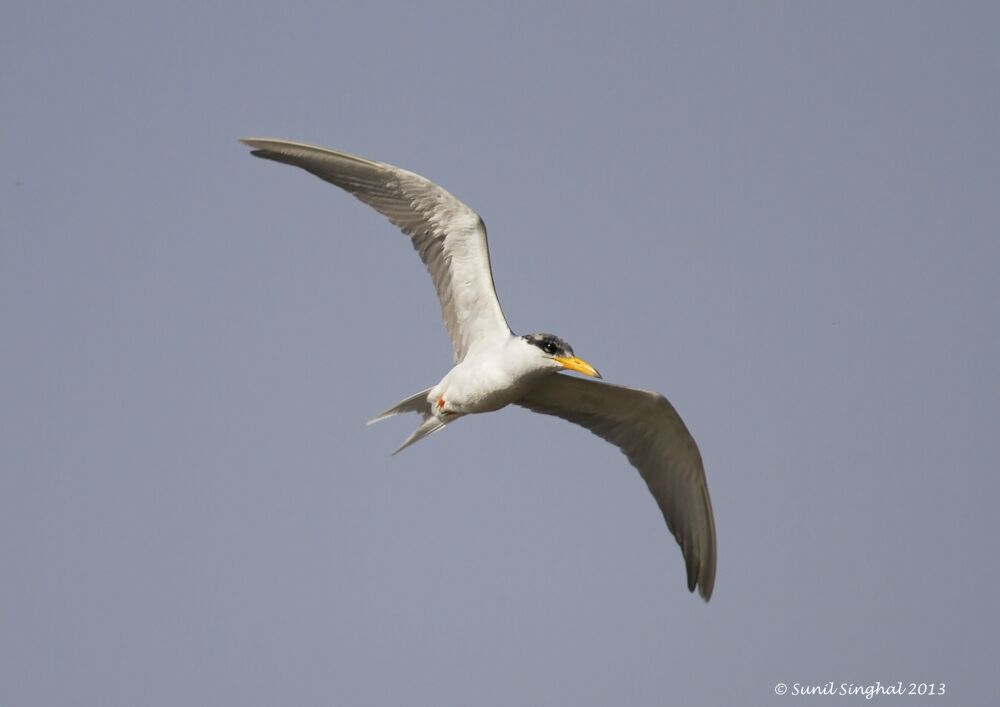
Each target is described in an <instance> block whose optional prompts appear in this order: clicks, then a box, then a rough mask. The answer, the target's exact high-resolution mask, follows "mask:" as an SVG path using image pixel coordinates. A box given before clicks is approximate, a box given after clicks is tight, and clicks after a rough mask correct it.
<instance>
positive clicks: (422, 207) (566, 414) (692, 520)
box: [241, 138, 716, 601]
mask: <svg viewBox="0 0 1000 707" xmlns="http://www.w3.org/2000/svg"><path fill="white" fill-rule="evenodd" d="M241 142H243V143H244V144H246V145H249V146H250V147H252V148H253V153H252V154H253V155H255V156H256V157H262V158H264V159H269V160H274V161H275V162H283V163H285V164H290V165H294V166H296V167H301V168H302V169H304V170H306V171H307V172H311V173H312V174H314V175H316V176H317V177H319V178H320V179H324V180H326V181H328V182H330V183H331V184H334V185H336V186H338V187H340V188H341V189H344V190H346V191H348V192H350V193H351V194H353V195H354V196H355V197H357V198H358V199H360V200H361V201H363V202H364V203H366V204H368V205H369V206H371V207H372V208H373V209H375V210H376V211H378V212H379V213H381V214H382V215H383V216H385V217H386V218H388V219H389V220H390V221H391V222H392V223H393V224H395V225H396V226H397V227H398V228H399V229H400V230H402V231H403V233H405V234H406V235H408V236H409V237H410V239H411V241H412V243H413V247H414V248H415V249H416V251H417V253H419V254H420V258H421V260H423V261H424V265H426V266H427V269H428V271H430V275H431V279H432V280H433V281H434V287H435V288H436V289H437V294H438V299H439V300H440V303H441V314H442V316H443V318H444V323H445V326H446V327H447V329H448V335H449V336H450V337H451V343H452V346H453V347H454V349H455V365H454V367H453V368H452V369H451V370H450V371H448V373H447V374H446V375H445V377H444V378H442V379H441V381H440V382H439V383H438V384H437V385H435V386H433V387H431V388H428V389H426V390H422V391H420V392H419V393H416V394H414V395H411V396H410V397H408V398H407V399H406V400H403V401H402V402H400V403H398V404H396V405H394V406H392V407H391V408H389V409H388V410H386V411H385V412H383V413H382V414H380V415H378V416H376V417H375V419H374V420H372V421H371V422H377V421H378V420H383V419H385V418H387V417H391V416H392V415H396V414H399V413H402V412H415V413H419V414H420V416H421V417H422V422H421V424H420V426H419V427H417V429H416V430H415V431H414V432H413V434H411V435H410V436H409V437H408V438H407V439H406V441H404V442H403V444H402V446H401V447H400V448H399V449H397V450H396V452H399V451H401V450H402V449H405V448H406V447H408V446H410V445H411V444H413V443H414V442H417V441H419V440H420V439H423V438H424V437H426V436H427V435H429V434H431V433H432V432H436V431H437V430H440V429H441V428H443V427H444V426H445V425H448V424H450V423H452V422H454V421H455V420H457V419H458V418H460V417H462V416H464V415H471V414H476V413H482V412H491V411H493V410H499V409H500V408H503V407H505V406H507V405H510V404H511V403H514V404H516V405H521V406H523V407H526V408H528V409H529V410H533V411H535V412H539V413H542V414H545V415H555V416H557V417H561V418H563V419H565V420H569V421H570V422H574V423H576V424H578V425H581V426H582V427H585V428H587V429H588V430H590V431H591V432H593V433H594V434H596V435H598V436H599V437H602V438H603V439H605V440H607V441H608V442H610V443H611V444H614V445H616V446H617V447H619V448H620V449H621V451H622V452H623V453H624V454H625V456H626V457H628V460H629V462H631V463H632V465H633V466H634V467H635V468H636V469H638V470H639V473H640V474H641V475H642V478H643V479H644V480H645V481H646V484H647V485H648V486H649V490H650V491H651V492H652V494H653V498H655V499H656V502H657V504H658V505H659V507H660V510H661V511H662V512H663V517H664V518H665V519H666V521H667V527H668V528H669V529H670V532H672V533H673V535H674V537H675V538H676V539H677V542H678V544H679V545H680V547H681V551H682V553H683V555H684V562H685V565H686V568H687V586H688V589H689V590H690V591H692V592H693V591H694V589H695V587H697V588H698V592H699V594H701V596H702V597H703V598H704V599H705V600H706V601H707V600H708V599H709V597H711V595H712V588H713V586H714V584H715V562H716V549H715V520H714V518H713V515H712V503H711V500H710V499H709V496H708V486H707V484H706V481H705V470H704V467H703V465H702V460H701V454H700V453H699V452H698V447H697V445H696V444H695V441H694V439H693V438H692V437H691V434H690V433H689V432H688V430H687V428H686V427H685V426H684V423H683V422H682V421H681V418H680V416H679V415H678V414H677V412H676V411H675V410H674V408H673V406H672V405H671V404H670V403H669V402H668V401H667V399H666V398H664V397H663V396H662V395H660V394H659V393H654V392H650V391H646V390H638V389H634V388H626V387H623V386H618V385H610V384H605V383H598V382H596V381H594V380H592V379H583V378H574V377H571V376H564V375H557V374H558V373H559V372H560V371H564V370H569V371H576V372H578V373H582V374H583V375H585V376H590V377H591V378H600V375H599V374H598V372H597V371H596V370H595V369H594V367H593V366H591V365H590V364H589V363H587V362H586V361H584V360H582V359H580V358H577V357H576V356H575V355H574V353H573V349H572V348H571V347H570V346H569V344H567V343H566V342H565V341H563V340H562V339H560V338H559V337H557V336H553V335H552V334H529V335H526V336H518V335H516V334H514V333H512V332H511V329H510V327H509V326H508V325H507V320H506V319H505V318H504V315H503V312H502V311H501V310H500V303H499V301H497V295H496V290H495V289H494V286H493V274H492V271H491V269H490V255H489V250H488V248H487V244H486V226H485V224H484V223H483V220H482V219H481V218H480V217H479V215H478V214H477V213H476V212H475V211H473V210H472V209H471V208H469V207H468V206H466V205H465V204H463V203H462V202H461V201H459V200H458V199H456V198H455V197H454V196H452V195H451V194H450V193H448V192H447V191H445V190H444V189H442V188H441V187H439V186H437V185H436V184H434V183H433V182H431V181H429V180H427V179H425V178H424V177H421V176H420V175H418V174H414V173H413V172H408V171H406V170H404V169H400V168H399V167H394V166H392V165H389V164H384V163H382V162H375V161H372V160H367V159H364V158H362V157H356V156H354V155H350V154H347V153H346V152H338V151H336V150H330V149H326V148H323V147H316V146H314V145H306V144H303V143H298V142H290V141H287V140H271V139H262V138H247V139H244V140H241ZM369 424H371V423H369ZM394 453H395V452H394Z"/></svg>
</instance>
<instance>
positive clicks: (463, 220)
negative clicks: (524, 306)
mask: <svg viewBox="0 0 1000 707" xmlns="http://www.w3.org/2000/svg"><path fill="white" fill-rule="evenodd" d="M241 142H243V143H244V144H246V145H249V146H250V147H252V148H254V150H253V154H254V155H255V156H256V157H261V158H264V159H269V160H274V161H275V162H282V163H284V164H290V165H294V166H296V167H301V168H302V169H304V170H306V171H307V172H311V173H312V174H314V175H316V176H317V177H319V178H320V179H323V180H326V181H327V182H330V183H331V184H335V185H336V186H338V187H340V188H341V189H344V190H346V191H348V192H350V193H351V194H353V195H354V196H356V197H357V198H358V199H360V200H361V201H363V202H364V203H366V204H368V205H369V206H371V207H372V208H373V209H375V210H376V211H378V212H379V213H380V214H382V215H383V216H385V217H386V218H388V219H389V220H390V221H391V222H392V223H393V224H395V225H396V226H397V227H398V228H399V229H400V230H402V231H403V232H404V233H405V234H406V235H408V236H410V239H411V240H412V242H413V247H414V249H416V251H417V253H418V254H419V255H420V258H421V260H423V262H424V265H426V266H427V270H428V271H429V272H430V275H431V279H432V280H433V281H434V287H435V289H436V290H437V294H438V299H439V300H440V302H441V315H442V317H443V319H444V323H445V326H446V327H447V329H448V334H449V336H450V337H451V343H452V346H453V347H454V349H455V361H456V362H457V361H461V360H462V359H463V358H464V357H465V355H466V354H467V353H468V351H469V349H470V348H471V347H472V346H473V344H476V343H478V342H481V341H485V342H489V341H500V340H502V339H503V338H505V337H507V336H509V335H510V327H508V326H507V321H506V319H505V318H504V316H503V312H502V311H501V309H500V303H499V301H498V300H497V295H496V290H495V288H494V285H493V273H492V272H491V270H490V253H489V248H488V246H487V243H486V226H485V224H483V220H482V219H481V218H479V215H478V214H477V213H476V212H475V211H473V210H472V209H470V208H469V207H468V206H466V205H465V204H463V203H462V202H461V201H459V200H458V199H456V198H455V197H454V196H452V195H451V194H449V193H448V192H447V191H445V190H444V189H442V188H441V187H439V186H437V185H436V184H434V183H433V182H431V181H429V180H427V179H425V178H424V177H421V176H420V175H419V174H414V173H413V172H408V171H406V170H405V169H400V168H399V167H394V166H392V165H389V164H384V163H382V162H374V161H372V160H367V159H364V158H363V157H356V156H354V155H350V154H348V153H346V152H338V151H336V150H330V149H327V148H324V147H317V146H315V145H306V144H303V143H298V142H290V141H288V140H272V139H264V138H247V139H244V140H241Z"/></svg>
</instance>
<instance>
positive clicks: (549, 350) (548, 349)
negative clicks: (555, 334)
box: [542, 341, 556, 354]
mask: <svg viewBox="0 0 1000 707" xmlns="http://www.w3.org/2000/svg"><path fill="white" fill-rule="evenodd" d="M542 350H543V351H545V353H547V354H554V353H555V352H556V345H555V344H553V343H552V342H551V341H549V342H547V343H546V344H545V347H544V348H543V349H542Z"/></svg>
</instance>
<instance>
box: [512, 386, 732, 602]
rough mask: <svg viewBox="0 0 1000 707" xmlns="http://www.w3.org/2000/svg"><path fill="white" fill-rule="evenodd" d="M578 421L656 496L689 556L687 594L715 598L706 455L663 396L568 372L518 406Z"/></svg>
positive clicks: (529, 393) (713, 541)
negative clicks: (624, 460)
mask: <svg viewBox="0 0 1000 707" xmlns="http://www.w3.org/2000/svg"><path fill="white" fill-rule="evenodd" d="M517 404H518V405H522V406H524V407H526V408H528V409H529V410H533V411H534V412H540V413H542V414H545V415H555V416H557V417H561V418H563V419H564V420H569V421H570V422H575V423H576V424H578V425H581V426H583V427H586V428H587V429H588V430H590V431H591V432H593V433H594V434H596V435H597V436H598V437H601V438H603V439H605V440H607V441H608V442H611V444H613V445H615V446H617V447H618V448H619V449H621V450H622V452H624V454H625V456H626V457H628V460H629V461H630V462H631V463H632V466H634V467H635V468H636V469H638V470H639V473H640V474H641V475H642V478H643V479H645V481H646V485H647V486H649V490H650V491H651V492H652V494H653V498H655V499H656V502H657V504H659V506H660V510H661V511H662V512H663V517H664V518H665V519H666V521H667V527H668V528H669V529H670V532H671V533H673V534H674V537H675V538H676V539H677V543H678V544H679V545H680V546H681V552H683V553H684V562H685V564H686V565H687V580H688V589H689V590H691V591H694V589H695V587H698V592H699V594H701V596H702V597H703V598H704V599H705V600H706V601H708V599H709V597H711V596H712V588H713V587H714V585H715V560H716V549H715V519H714V518H713V515H712V502H711V500H710V499H709V497H708V485H707V483H706V482H705V469H704V467H703V466H702V462H701V454H700V453H699V452H698V446H697V445H696V444H695V441H694V439H693V438H692V437H691V434H690V433H689V432H688V431H687V427H685V426H684V422H683V421H682V420H681V418H680V415H678V414H677V411H676V410H674V407H673V406H672V405H671V404H670V403H669V402H668V401H667V399H666V398H664V397H663V396H662V395H660V394H659V393H652V392H649V391H645V390H636V389H635V388H625V387H623V386H620V385H609V384H607V383H598V382H597V381H593V380H587V379H584V378H574V377H571V376H564V375H552V376H548V377H546V378H545V379H544V380H543V381H542V382H540V383H539V384H538V385H537V386H536V387H535V388H533V389H531V391H529V392H528V393H527V394H526V395H525V396H524V397H523V398H522V399H521V400H518V401H517Z"/></svg>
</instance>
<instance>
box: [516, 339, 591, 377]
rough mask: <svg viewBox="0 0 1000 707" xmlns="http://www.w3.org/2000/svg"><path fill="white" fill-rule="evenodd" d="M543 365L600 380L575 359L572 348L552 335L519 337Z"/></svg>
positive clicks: (586, 366) (582, 362)
mask: <svg viewBox="0 0 1000 707" xmlns="http://www.w3.org/2000/svg"><path fill="white" fill-rule="evenodd" d="M521 339H523V340H524V341H525V343H527V344H528V345H529V346H530V347H532V349H533V350H534V352H536V355H537V356H538V357H539V358H540V359H541V360H542V361H543V362H544V364H545V365H546V366H547V367H549V368H552V369H554V370H557V371H558V370H564V369H565V370H570V371H576V372H577V373H582V374H583V375H585V376H591V377H593V378H600V377H601V374H600V373H598V372H597V369H595V368H594V367H593V366H591V365H590V364H589V363H587V362H586V361H584V360H583V359H582V358H577V357H576V356H575V355H574V354H573V347H572V346H570V345H569V344H567V343H566V342H565V341H563V340H562V339H560V338H559V337H558V336H555V335H554V334H525V335H524V336H522V337H521Z"/></svg>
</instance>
